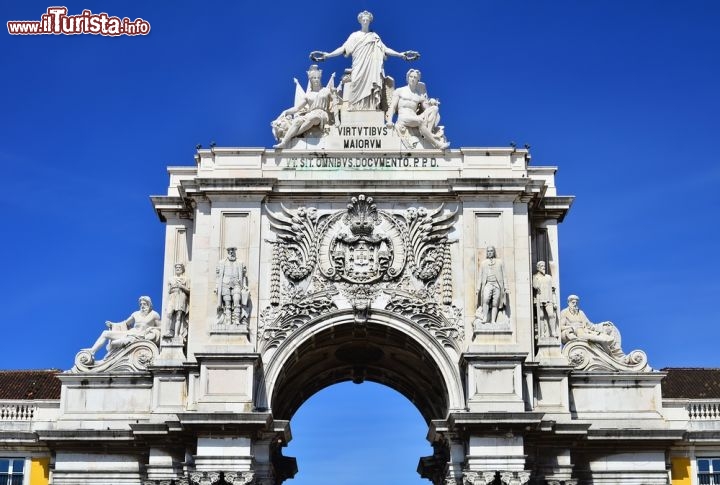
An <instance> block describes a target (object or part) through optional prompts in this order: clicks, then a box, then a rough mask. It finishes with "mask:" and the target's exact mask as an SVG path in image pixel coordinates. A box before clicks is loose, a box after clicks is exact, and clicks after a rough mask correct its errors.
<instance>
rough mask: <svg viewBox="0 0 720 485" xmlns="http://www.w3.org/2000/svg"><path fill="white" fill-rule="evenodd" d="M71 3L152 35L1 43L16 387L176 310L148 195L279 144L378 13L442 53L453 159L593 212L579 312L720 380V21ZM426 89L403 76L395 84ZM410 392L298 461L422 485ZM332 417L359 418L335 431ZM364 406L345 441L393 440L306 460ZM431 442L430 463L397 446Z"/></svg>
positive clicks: (12, 9)
mask: <svg viewBox="0 0 720 485" xmlns="http://www.w3.org/2000/svg"><path fill="white" fill-rule="evenodd" d="M51 5H53V4H52V3H42V2H37V1H34V0H31V1H22V2H19V1H17V2H3V4H2V5H1V6H0V13H2V20H3V23H4V22H5V21H8V20H39V19H40V16H41V15H42V14H43V13H44V12H45V10H46V9H47V7H49V6H51ZM62 5H64V6H67V7H68V10H69V12H70V13H71V14H78V13H80V12H81V11H82V10H83V9H85V8H89V9H91V10H92V11H93V12H102V11H104V12H107V13H108V14H110V15H117V16H120V17H129V18H131V19H135V18H138V17H142V18H143V19H145V20H147V21H148V22H150V24H151V29H152V30H151V33H150V35H148V36H138V37H119V38H109V37H100V36H93V35H77V36H53V35H50V36H10V35H8V34H7V33H2V34H0V66H2V72H3V75H2V76H0V106H1V107H2V108H1V109H0V120H1V122H0V123H1V125H0V142H2V143H0V163H1V164H2V167H3V171H4V174H3V177H2V180H3V190H2V191H0V203H1V204H2V207H3V209H4V230H3V238H2V240H1V242H0V258H1V261H2V267H3V268H4V277H3V278H2V279H0V302H1V303H2V308H3V312H2V318H0V322H1V323H2V327H3V328H4V329H5V330H4V339H3V342H4V345H3V351H2V352H1V353H0V368H5V369H8V368H18V369H19V368H50V367H57V368H62V369H67V368H69V367H71V365H72V361H73V358H74V355H75V353H76V352H77V351H78V350H79V349H80V348H82V347H87V346H89V345H90V344H91V343H92V342H93V341H94V339H95V337H96V336H97V334H98V332H99V331H100V330H101V329H102V327H103V322H104V321H105V320H107V319H109V320H114V321H118V320H120V319H123V318H125V317H126V316H127V315H128V314H129V313H130V312H131V311H132V310H134V309H135V305H136V300H137V297H138V296H139V295H141V294H149V295H150V296H151V297H152V298H153V300H154V301H156V302H158V305H159V302H160V299H161V292H162V291H163V281H162V257H163V243H164V228H163V226H162V224H161V223H160V222H159V221H158V220H157V217H156V216H155V214H154V212H153V210H152V207H151V204H150V202H149V199H148V196H149V195H151V194H163V193H164V192H165V190H166V186H167V174H166V171H165V167H166V166H167V165H192V164H193V163H194V162H193V158H192V156H193V153H194V147H195V145H196V144H202V145H203V146H207V145H208V144H209V142H210V141H211V140H214V141H216V142H217V144H218V145H221V146H256V147H259V146H265V147H268V146H270V145H272V143H273V139H272V135H271V132H270V129H269V122H270V120H272V119H273V118H275V116H277V114H278V113H279V112H280V111H281V110H282V109H284V108H287V107H288V106H290V105H291V104H292V99H293V84H292V78H293V77H297V78H298V79H302V78H303V76H304V73H305V71H306V70H307V67H308V65H309V61H308V54H309V52H310V51H312V50H326V51H330V50H332V49H334V48H335V47H337V46H339V45H340V44H341V43H342V42H343V41H344V40H345V39H346V38H347V35H348V34H349V33H350V32H351V31H353V30H355V29H356V28H357V22H356V15H357V12H358V11H360V10H363V9H368V10H371V11H372V12H373V13H374V14H375V22H374V23H373V29H374V30H376V31H377V32H378V33H379V34H380V35H381V37H382V38H383V40H384V42H385V43H386V44H387V45H389V46H390V47H392V48H394V49H395V50H408V49H412V50H417V51H419V52H420V53H421V55H422V57H421V59H420V60H419V61H417V62H416V63H414V64H413V67H416V68H419V69H421V70H422V71H423V81H425V82H426V83H427V86H428V90H429V92H430V94H431V95H432V96H433V97H438V98H440V100H441V101H442V107H441V114H442V118H443V119H442V122H443V124H444V125H445V127H446V133H447V135H448V139H449V140H450V141H451V143H452V147H453V148H458V147H461V146H466V147H467V146H507V145H508V143H509V142H510V141H515V142H517V143H518V145H519V146H522V145H523V144H525V143H528V144H530V145H531V146H532V154H533V160H532V163H533V164H534V165H556V166H558V167H559V171H558V175H557V184H558V187H559V193H560V194H561V195H575V196H576V197H577V199H576V202H575V204H574V206H573V208H572V209H571V211H570V213H569V215H568V217H567V218H566V220H565V222H564V223H563V224H562V225H561V226H560V258H559V260H560V267H561V274H560V284H561V292H562V295H563V300H564V298H565V297H566V296H567V295H568V294H569V293H576V294H578V295H580V296H581V302H580V303H581V307H582V308H583V309H584V310H585V312H586V313H587V315H588V316H589V318H590V319H591V320H594V321H601V320H612V321H614V322H615V323H616V325H618V326H619V328H620V330H621V332H622V336H623V347H624V348H625V350H631V349H635V348H641V349H644V350H645V351H646V352H647V354H648V357H649V360H650V364H651V365H652V366H653V367H655V368H661V367H666V366H674V367H680V366H708V367H718V366H720V357H718V354H717V352H716V349H717V342H718V336H719V335H720V329H719V328H718V327H720V310H719V308H720V306H719V305H718V303H717V301H718V300H719V299H720V298H719V295H720V263H719V262H718V247H720V244H718V240H719V239H720V238H719V234H720V229H719V228H718V226H719V225H720V217H718V214H717V211H718V209H719V208H720V207H719V206H720V204H718V202H717V195H716V194H717V190H718V189H717V187H718V184H719V183H720V164H718V162H717V160H716V155H715V153H714V152H715V149H716V145H717V144H718V142H720V123H719V122H718V113H720V94H719V90H718V78H720V29H718V28H717V25H718V24H719V23H720V22H719V21H720V4H718V2H716V1H714V0H704V1H703V0H689V1H683V2H680V1H676V0H673V1H666V0H634V1H631V2H628V1H621V0H603V1H592V0H591V1H582V2H579V1H574V0H573V1H569V0H568V1H564V0H559V1H545V2H538V1H535V0H527V1H524V0H523V1H520V0H493V1H486V0H479V1H477V2H463V3H460V2H433V3H431V2H427V3H426V2H412V3H409V2H387V1H358V2H355V1H343V2H332V3H327V2H326V3H309V2H287V3H284V2H202V3H201V2H189V1H177V2H172V3H170V2H165V3H163V2H138V1H135V2H131V1H109V2H95V1H93V2H90V1H86V2H76V1H72V2H65V3H63V4H62ZM3 29H4V27H3ZM347 66H349V61H348V60H347V59H344V58H342V57H340V58H336V59H332V60H330V61H328V62H326V63H324V64H323V65H322V68H323V70H324V71H325V76H326V79H327V76H328V75H329V74H330V72H332V71H333V70H334V71H336V72H338V74H340V73H341V72H342V70H343V69H344V68H345V67H347ZM407 68H408V64H407V63H405V62H403V61H401V60H399V59H394V58H393V59H390V60H388V62H387V63H386V71H387V72H388V74H390V75H392V76H394V77H395V78H396V79H403V77H404V73H405V71H406V70H407ZM393 393H394V391H390V390H387V389H383V388H381V387H379V386H374V385H372V384H367V385H365V384H364V385H362V386H353V385H350V384H346V385H343V386H336V387H333V388H330V389H327V390H325V391H322V392H321V393H319V394H318V395H316V396H315V397H313V398H312V399H310V400H309V401H308V403H306V405H305V406H304V407H303V408H301V409H300V411H299V412H298V415H297V416H296V419H295V420H293V430H294V434H295V436H296V440H295V442H293V443H292V444H291V447H290V449H289V450H288V452H287V454H290V455H296V456H301V455H302V453H301V452H302V450H301V449H299V448H298V447H301V446H302V447H305V448H303V449H304V450H317V449H319V448H318V447H320V446H326V449H328V450H334V451H335V452H336V453H337V456H338V459H337V462H336V463H335V462H334V463H335V464H337V466H338V468H339V469H342V468H343V466H344V467H345V469H349V468H347V467H350V466H351V465H350V464H349V463H350V462H348V464H347V465H343V466H341V465H340V463H341V461H340V458H341V457H342V456H345V454H346V452H347V453H350V452H358V450H359V451H363V450H367V453H369V454H368V455H364V456H367V457H368V458H362V459H360V458H355V459H354V463H357V462H358V460H365V461H364V462H365V463H368V464H371V463H384V462H381V461H379V460H380V458H384V459H388V460H389V461H391V462H398V463H399V462H400V455H403V453H404V454H405V455H408V456H412V459H411V460H410V461H411V465H409V466H410V469H407V466H406V467H405V468H404V469H403V470H404V473H405V475H404V476H405V478H393V479H391V478H390V475H385V472H383V476H384V477H387V481H386V480H385V479H384V478H383V479H381V480H380V481H377V480H375V483H391V482H392V483H413V482H417V483H420V482H419V479H417V478H415V477H416V476H417V475H415V472H414V466H415V464H416V463H417V457H418V456H419V455H420V454H429V453H430V448H429V446H427V445H426V444H425V443H424V442H423V440H422V438H423V437H424V433H425V430H426V428H425V426H424V424H423V423H422V420H421V418H420V417H419V414H418V413H417V412H416V411H415V410H414V408H412V405H411V404H410V403H408V402H407V401H405V400H404V398H401V397H399V395H397V394H393ZM330 403H341V404H340V405H337V404H336V406H335V410H334V411H333V412H332V413H330V412H329V411H328V407H329V406H331V404H330ZM403 406H404V407H403ZM343 409H346V410H348V415H347V416H345V418H339V421H338V423H342V422H344V421H343V420H356V419H360V417H361V416H364V417H363V419H366V418H367V419H370V420H371V421H372V422H373V423H378V424H379V427H378V429H380V430H382V429H385V430H386V433H389V434H387V435H383V434H382V433H380V432H379V431H378V432H376V433H367V436H366V442H365V444H359V443H358V444H356V445H348V444H347V442H344V443H345V444H343V443H339V444H337V445H335V444H333V445H332V446H329V445H328V443H331V442H332V437H337V436H339V435H340V433H341V431H340V430H341V429H344V428H342V427H341V426H340V424H336V425H323V427H324V428H325V429H326V431H327V432H328V433H329V435H328V436H326V437H325V438H322V437H320V438H318V441H316V442H315V443H314V444H312V443H311V444H307V443H304V444H303V443H301V435H303V436H310V435H315V434H316V433H315V432H314V431H313V432H312V433H309V432H304V431H305V430H309V429H311V428H312V427H313V425H314V423H317V421H313V419H315V420H318V419H320V417H327V416H328V415H329V414H333V415H334V414H335V412H336V411H339V410H343ZM403 409H404V411H402V412H401V411H400V410H403ZM379 411H387V412H385V413H381V412H379ZM413 413H414V414H413ZM308 423H309V424H308ZM353 423H355V424H357V423H358V422H356V421H353ZM413 427H415V428H417V429H419V430H420V431H419V433H420V435H422V436H420V437H415V438H412V437H408V438H407V440H408V442H412V445H416V444H417V445H419V447H420V451H417V452H416V450H415V449H411V446H410V445H408V446H405V442H404V439H403V440H400V439H399V435H398V433H399V430H411V429H415V428H413ZM359 428H360V429H370V425H369V424H368V425H363V426H359ZM347 433H350V434H352V435H353V436H355V430H354V429H348V430H347ZM302 439H304V438H302ZM400 441H403V442H400ZM322 443H325V444H322ZM378 443H381V444H382V445H383V446H382V447H378ZM378 450H380V451H378ZM393 453H396V454H397V458H395V455H393ZM332 456H335V455H332ZM311 461H312V460H311ZM307 463H309V462H308V461H307V460H306V461H302V460H301V461H300V467H301V469H302V470H304V471H303V473H302V474H301V475H299V476H298V479H297V480H296V482H295V483H311V482H312V483H315V484H318V483H323V482H322V477H321V475H323V473H325V474H327V470H328V468H324V469H323V470H325V472H323V473H320V474H319V475H315V476H313V475H306V474H309V473H311V472H312V466H311V465H308V464H307ZM325 466H327V464H326V465H325ZM368 466H369V465H368ZM398 466H399V465H398ZM308 467H310V468H308ZM382 467H385V468H382ZM382 467H381V468H380V469H381V470H388V468H387V467H389V465H387V466H385V465H382ZM337 473H340V472H337ZM387 473H389V472H387ZM331 475H332V474H331ZM352 475H354V474H352ZM303 476H304V477H303ZM301 477H303V478H301ZM359 479H360V480H359V481H358V483H359V482H360V481H363V480H365V481H366V480H367V476H364V477H363V476H360V477H359ZM303 480H306V481H305V482H303ZM344 483H351V482H350V481H347V482H344ZM363 483H365V482H364V481H363Z"/></svg>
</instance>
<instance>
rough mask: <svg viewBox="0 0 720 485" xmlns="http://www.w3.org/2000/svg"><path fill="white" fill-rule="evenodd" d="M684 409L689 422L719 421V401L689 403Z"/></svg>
mask: <svg viewBox="0 0 720 485" xmlns="http://www.w3.org/2000/svg"><path fill="white" fill-rule="evenodd" d="M686 409H687V411H688V416H689V417H690V420H691V421H715V420H720V401H716V400H713V401H691V402H689V403H688V404H687V407H686Z"/></svg>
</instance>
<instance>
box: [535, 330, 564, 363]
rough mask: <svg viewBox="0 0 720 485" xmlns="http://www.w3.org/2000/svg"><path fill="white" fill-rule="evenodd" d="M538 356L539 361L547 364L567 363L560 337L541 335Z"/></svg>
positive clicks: (538, 343) (538, 342)
mask: <svg viewBox="0 0 720 485" xmlns="http://www.w3.org/2000/svg"><path fill="white" fill-rule="evenodd" d="M536 356H537V359H538V361H539V362H542V363H545V364H550V365H559V364H563V363H567V360H566V359H565V357H563V355H562V352H561V351H560V337H539V338H538V341H537V354H536Z"/></svg>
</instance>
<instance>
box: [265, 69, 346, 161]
mask: <svg viewBox="0 0 720 485" xmlns="http://www.w3.org/2000/svg"><path fill="white" fill-rule="evenodd" d="M307 74H308V84H309V85H308V89H307V91H302V89H301V88H300V87H299V83H298V81H297V79H296V80H295V84H296V96H295V105H294V106H293V107H292V108H288V109H286V110H284V111H283V112H282V113H280V116H278V117H277V119H275V121H273V122H272V123H271V126H272V129H273V135H274V136H275V139H276V140H277V141H278V143H277V144H276V145H273V148H285V147H287V146H288V143H290V141H291V140H292V139H293V138H295V137H297V136H300V135H302V134H303V133H305V132H307V131H309V130H310V129H311V128H313V127H315V126H318V127H320V129H321V130H322V129H323V128H324V127H325V124H326V123H328V122H329V121H330V114H331V113H332V111H333V110H332V103H333V100H334V96H335V88H334V86H333V84H334V79H335V74H334V73H333V75H332V77H331V78H330V81H329V82H328V85H327V86H325V87H323V86H322V84H321V77H322V71H321V70H320V69H318V67H317V66H316V65H312V66H310V69H309V70H308V72H307Z"/></svg>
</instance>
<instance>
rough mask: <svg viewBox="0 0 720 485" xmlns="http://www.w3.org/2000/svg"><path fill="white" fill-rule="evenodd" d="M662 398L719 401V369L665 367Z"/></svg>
mask: <svg viewBox="0 0 720 485" xmlns="http://www.w3.org/2000/svg"><path fill="white" fill-rule="evenodd" d="M660 370H662V371H663V372H667V376H665V378H663V380H662V396H663V397H665V398H671V399H720V369H712V368H688V367H679V368H673V367H667V368H665V369H660Z"/></svg>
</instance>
